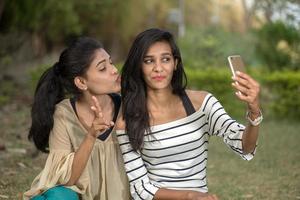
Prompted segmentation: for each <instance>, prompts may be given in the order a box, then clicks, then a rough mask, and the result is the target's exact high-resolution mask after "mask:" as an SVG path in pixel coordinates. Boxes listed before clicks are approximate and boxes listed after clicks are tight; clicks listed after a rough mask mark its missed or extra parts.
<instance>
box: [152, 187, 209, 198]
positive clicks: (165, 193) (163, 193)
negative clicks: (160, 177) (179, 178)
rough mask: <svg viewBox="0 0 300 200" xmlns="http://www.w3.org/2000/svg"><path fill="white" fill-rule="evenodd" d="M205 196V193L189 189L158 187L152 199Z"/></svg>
mask: <svg viewBox="0 0 300 200" xmlns="http://www.w3.org/2000/svg"><path fill="white" fill-rule="evenodd" d="M201 196H203V197H205V196H207V193H201V192H196V191H191V190H171V189H165V188H160V189H159V190H158V191H157V192H156V193H155V196H154V200H190V199H195V198H196V197H201Z"/></svg>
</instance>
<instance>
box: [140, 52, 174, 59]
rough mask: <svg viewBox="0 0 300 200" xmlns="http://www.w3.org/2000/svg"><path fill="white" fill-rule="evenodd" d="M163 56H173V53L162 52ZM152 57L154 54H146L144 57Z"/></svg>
mask: <svg viewBox="0 0 300 200" xmlns="http://www.w3.org/2000/svg"><path fill="white" fill-rule="evenodd" d="M161 55H162V56H172V54H171V53H169V52H167V53H162V54H161ZM149 57H150V58H152V57H154V56H152V55H145V57H144V58H149Z"/></svg>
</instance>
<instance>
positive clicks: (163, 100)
mask: <svg viewBox="0 0 300 200" xmlns="http://www.w3.org/2000/svg"><path fill="white" fill-rule="evenodd" d="M178 100H180V99H179V96H178V95H176V94H173V93H172V89H171V88H166V89H161V90H148V91H147V105H148V108H149V110H153V109H154V110H161V109H165V108H168V107H172V105H174V104H176V103H177V102H178Z"/></svg>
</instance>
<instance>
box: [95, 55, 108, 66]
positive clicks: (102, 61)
mask: <svg viewBox="0 0 300 200" xmlns="http://www.w3.org/2000/svg"><path fill="white" fill-rule="evenodd" d="M108 59H109V60H110V59H111V57H109V58H108ZM105 61H106V59H105V58H104V59H103V60H101V61H99V62H98V63H97V65H96V67H98V66H99V65H100V64H101V63H104V62H105Z"/></svg>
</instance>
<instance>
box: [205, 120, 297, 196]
mask: <svg viewBox="0 0 300 200" xmlns="http://www.w3.org/2000/svg"><path fill="white" fill-rule="evenodd" d="M299 130H300V124H297V123H296V122H294V123H289V122H279V121H269V122H266V121H265V122H264V123H263V124H262V127H261V131H260V136H259V141H258V148H257V151H256V155H255V157H254V158H253V159H252V160H251V161H244V160H242V159H241V158H240V157H239V156H237V155H236V154H235V153H234V152H232V151H231V150H229V148H227V146H226V145H225V144H224V143H223V141H222V139H220V138H218V137H213V138H211V140H210V145H209V160H208V174H207V176H208V186H209V191H210V192H211V193H216V194H217V195H218V196H219V197H220V199H222V200H223V199H224V200H225V199H232V200H237V199H270V200H271V199H300V154H299V153H300V132H299Z"/></svg>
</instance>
